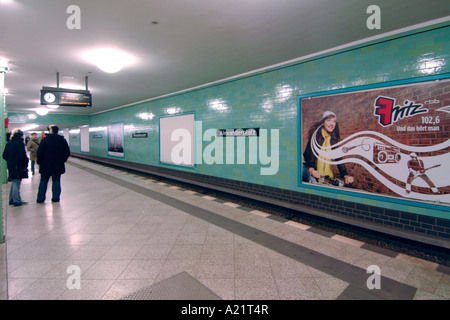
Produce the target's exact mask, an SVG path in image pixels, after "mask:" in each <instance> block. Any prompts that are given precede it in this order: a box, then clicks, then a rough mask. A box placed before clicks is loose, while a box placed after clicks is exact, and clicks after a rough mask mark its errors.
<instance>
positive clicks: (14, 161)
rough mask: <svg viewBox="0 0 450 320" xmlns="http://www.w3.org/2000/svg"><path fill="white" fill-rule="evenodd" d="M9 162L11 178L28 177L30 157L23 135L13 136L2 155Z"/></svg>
mask: <svg viewBox="0 0 450 320" xmlns="http://www.w3.org/2000/svg"><path fill="white" fill-rule="evenodd" d="M2 157H3V159H5V160H6V162H7V164H8V172H9V179H10V180H11V179H22V178H27V177H28V157H27V153H26V152H25V144H24V143H23V139H22V138H21V137H12V138H11V140H10V141H9V142H8V143H7V144H6V147H5V150H4V151H3V155H2Z"/></svg>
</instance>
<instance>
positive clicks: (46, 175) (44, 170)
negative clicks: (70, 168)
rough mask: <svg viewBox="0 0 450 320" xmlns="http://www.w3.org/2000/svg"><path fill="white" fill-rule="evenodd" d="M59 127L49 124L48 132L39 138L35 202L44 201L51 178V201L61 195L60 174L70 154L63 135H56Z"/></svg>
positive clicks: (55, 200)
mask: <svg viewBox="0 0 450 320" xmlns="http://www.w3.org/2000/svg"><path fill="white" fill-rule="evenodd" d="M58 131H59V128H58V127H57V126H55V125H51V126H49V134H48V135H47V136H46V137H45V139H42V140H41V144H40V145H39V148H38V150H37V163H38V164H39V173H40V174H41V181H40V182H39V189H38V194H37V200H36V202H37V203H43V202H44V201H45V195H46V193H47V185H48V181H49V180H50V177H51V178H52V201H53V202H59V200H60V196H61V175H62V174H64V173H65V172H66V167H65V162H66V161H67V159H68V158H69V156H70V149H69V145H68V144H67V141H66V139H64V137H63V136H60V135H58Z"/></svg>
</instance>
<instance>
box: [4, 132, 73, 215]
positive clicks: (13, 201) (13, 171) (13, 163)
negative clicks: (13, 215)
mask: <svg viewBox="0 0 450 320" xmlns="http://www.w3.org/2000/svg"><path fill="white" fill-rule="evenodd" d="M58 131H59V128H58V126H56V125H51V126H49V127H48V132H49V134H47V135H45V136H42V137H41V139H38V138H37V135H36V133H33V134H32V135H31V139H30V140H29V141H28V142H27V145H26V149H27V150H28V151H29V152H30V158H28V156H27V153H26V151H25V143H24V137H23V135H24V134H23V131H22V130H20V129H14V130H13V131H12V133H11V138H10V140H9V141H8V143H7V144H6V147H5V150H4V151H3V159H5V160H6V162H7V166H8V179H9V180H10V181H11V189H10V193H9V204H10V205H14V206H16V207H17V206H21V205H24V204H27V202H26V201H23V200H22V198H21V196H20V184H21V182H22V179H25V178H28V162H29V161H31V173H32V174H33V175H34V174H35V163H37V164H38V165H39V173H40V174H41V180H40V182H39V188H38V194H37V199H36V202H37V203H43V202H44V201H45V199H46V193H47V186H48V182H49V180H50V178H52V202H59V201H60V196H61V175H62V174H64V173H65V162H66V161H67V159H68V158H69V156H70V149H69V145H68V144H67V141H66V139H64V137H63V136H61V135H59V134H58Z"/></svg>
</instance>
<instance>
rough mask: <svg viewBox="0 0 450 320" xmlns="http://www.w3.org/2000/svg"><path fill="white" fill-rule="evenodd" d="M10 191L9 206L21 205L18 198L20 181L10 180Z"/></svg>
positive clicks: (20, 200)
mask: <svg viewBox="0 0 450 320" xmlns="http://www.w3.org/2000/svg"><path fill="white" fill-rule="evenodd" d="M11 181H12V183H11V190H10V192H9V204H12V205H14V206H20V205H22V203H23V201H22V199H21V197H20V183H21V182H22V179H12V180H11Z"/></svg>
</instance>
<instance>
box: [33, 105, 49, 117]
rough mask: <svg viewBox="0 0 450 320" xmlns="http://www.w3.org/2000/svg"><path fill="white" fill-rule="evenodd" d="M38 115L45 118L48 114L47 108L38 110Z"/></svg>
mask: <svg viewBox="0 0 450 320" xmlns="http://www.w3.org/2000/svg"><path fill="white" fill-rule="evenodd" d="M36 113H37V114H38V115H40V116H45V115H46V114H47V113H48V109H47V108H43V107H39V108H37V109H36Z"/></svg>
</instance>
